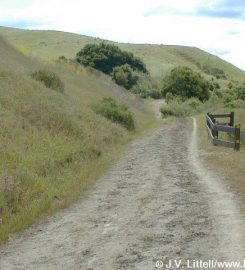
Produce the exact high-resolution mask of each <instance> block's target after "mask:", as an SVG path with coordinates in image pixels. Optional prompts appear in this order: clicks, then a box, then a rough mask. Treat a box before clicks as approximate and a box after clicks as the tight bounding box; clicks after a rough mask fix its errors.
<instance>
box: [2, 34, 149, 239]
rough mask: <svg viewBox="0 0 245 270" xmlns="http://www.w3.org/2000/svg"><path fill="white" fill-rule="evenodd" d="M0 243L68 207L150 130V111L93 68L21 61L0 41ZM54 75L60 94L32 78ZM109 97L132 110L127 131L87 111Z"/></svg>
mask: <svg viewBox="0 0 245 270" xmlns="http://www.w3.org/2000/svg"><path fill="white" fill-rule="evenodd" d="M0 62H1V66H0V116H1V129H0V149H1V156H0V219H1V224H0V243H2V242H3V241H5V240H6V239H7V237H8V235H9V234H10V233H11V232H16V231H19V230H21V229H23V228H25V227H26V226H28V225H29V224H31V223H33V222H34V221H35V220H36V218H38V217H39V216H40V215H42V214H44V213H52V212H53V211H55V210H57V209H60V208H63V207H66V206H68V205H69V204H70V203H72V202H74V201H75V200H76V199H77V198H78V197H79V196H80V194H81V193H82V191H83V190H85V189H86V188H87V187H88V186H89V185H90V184H91V183H92V182H93V181H94V180H95V179H97V178H98V177H99V176H100V175H101V174H102V173H103V172H105V170H106V168H107V167H108V166H109V164H111V162H113V160H115V158H116V157H117V155H118V154H119V153H120V151H121V149H123V147H124V146H125V145H126V144H127V143H128V142H129V140H131V139H132V138H134V136H136V135H137V134H138V133H139V132H140V131H142V130H144V129H146V128H147V127H150V126H151V125H152V124H154V120H153V115H152V114H151V113H150V109H149V108H148V107H147V106H146V105H145V104H144V103H143V102H142V101H141V100H139V99H137V98H136V97H135V96H134V95H131V94H129V93H128V92H127V91H125V90H124V89H122V88H120V87H118V86H117V85H115V84H114V83H113V82H112V80H111V79H110V78H109V77H108V76H105V75H103V74H101V73H99V72H96V71H94V70H89V69H84V68H81V67H78V66H77V65H75V64H74V63H71V62H67V63H63V62H53V61H50V62H47V63H46V64H44V63H41V62H38V61H37V60H33V59H30V58H28V57H26V56H25V55H24V54H23V53H20V52H18V51H16V50H15V49H13V48H12V47H10V46H9V45H8V44H7V43H6V42H5V41H4V40H2V39H1V38H0ZM36 70H49V71H50V72H54V73H55V74H57V76H58V77H59V78H60V79H61V81H62V83H64V87H65V91H64V92H63V93H61V92H58V91H52V90H50V89H49V88H46V87H45V85H44V84H43V83H42V82H38V81H36V80H35V79H33V78H32V77H31V74H32V72H34V71H36ZM104 96H113V97H114V98H115V99H116V100H117V101H118V102H120V103H125V104H126V105H127V106H128V107H129V108H130V110H131V111H132V112H133V114H134V117H135V121H136V131H135V132H129V131H128V130H127V129H125V128H124V127H122V126H121V125H119V124H116V123H112V122H111V121H109V120H107V119H106V118H104V117H102V116H100V115H98V114H96V113H95V112H93V110H92V109H91V108H90V105H91V104H92V103H95V102H97V101H98V100H100V99H101V98H103V97H104Z"/></svg>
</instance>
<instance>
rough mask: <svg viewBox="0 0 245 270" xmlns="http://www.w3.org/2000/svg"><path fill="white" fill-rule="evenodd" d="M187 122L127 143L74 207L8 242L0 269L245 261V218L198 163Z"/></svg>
mask: <svg viewBox="0 0 245 270" xmlns="http://www.w3.org/2000/svg"><path fill="white" fill-rule="evenodd" d="M186 124H187V123H186V121H185V120H180V121H176V122H174V123H172V124H168V125H162V126H161V127H160V128H157V129H155V130H154V131H152V132H151V133H148V134H146V135H145V136H144V137H142V138H140V139H137V140H135V141H134V142H133V143H131V145H130V146H129V147H128V150H127V151H126V152H125V154H124V157H123V158H122V159H121V160H120V161H119V162H118V163H117V164H115V165H114V166H113V167H112V168H111V169H110V171H109V172H108V173H107V174H106V175H104V176H103V177H102V178H101V179H99V180H98V181H97V182H96V184H95V185H94V186H93V187H92V188H91V189H90V190H89V191H88V192H87V193H86V194H85V195H84V196H83V197H82V199H81V200H80V201H79V202H78V203H77V204H75V205H73V206H72V207H70V208H69V209H66V210H64V211H61V212H59V213H58V214H56V215H55V216H53V217H52V218H49V219H48V220H46V221H43V222H41V223H39V224H38V225H35V226H33V227H31V228H29V229H28V230H26V231H25V232H23V233H21V234H20V235H18V236H14V237H12V239H10V241H9V242H8V243H7V244H6V245H5V246H3V247H2V248H1V250H0V269H4V270H9V269H25V270H28V269H35V270H39V269H52V270H55V269H57V270H58V269H59V270H63V269H64V270H67V269H71V270H72V269H85V270H89V269H90V270H92V269H94V270H95V269H96V270H97V269H98V270H99V269H103V270H110V269H140V270H144V269H147V270H149V269H156V262H157V261H158V260H161V262H157V266H158V267H159V268H160V267H162V269H166V266H165V264H167V263H168V262H169V260H171V261H172V264H174V260H181V266H182V267H184V269H186V268H187V266H188V263H189V261H188V260H191V263H194V261H193V260H211V259H216V260H218V261H226V260H229V261H231V260H236V261H238V260H242V259H245V255H244V254H245V247H244V245H245V233H244V229H245V219H244V216H243V215H242V214H241V213H240V208H239V205H238V203H237V202H236V200H235V198H234V195H233V194H232V193H231V192H230V191H229V190H228V188H227V187H226V186H225V185H224V183H223V181H222V179H220V178H219V177H218V176H217V175H215V174H213V173H212V172H210V171H207V170H205V169H204V168H203V167H202V165H201V164H200V161H199V159H198V151H197V145H196V122H195V119H193V131H192V133H191V134H190V131H189V130H188V128H187V127H186ZM95 169H96V168H95ZM176 262H179V261H176ZM174 269H177V267H174ZM212 269H216V268H212ZM217 269H218V268H217ZM220 269H221V268H220ZM229 269H233V268H229Z"/></svg>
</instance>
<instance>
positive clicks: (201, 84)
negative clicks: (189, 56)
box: [162, 67, 211, 101]
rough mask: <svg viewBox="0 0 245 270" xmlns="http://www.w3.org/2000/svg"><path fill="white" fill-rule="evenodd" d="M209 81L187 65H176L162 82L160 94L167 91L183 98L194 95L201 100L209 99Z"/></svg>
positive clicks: (165, 93) (164, 93) (164, 94)
mask: <svg viewBox="0 0 245 270" xmlns="http://www.w3.org/2000/svg"><path fill="white" fill-rule="evenodd" d="M210 86H211V85H210V83H209V81H207V80H206V79H204V78H203V77H202V76H201V75H200V74H199V73H198V72H195V71H193V70H192V69H190V68H189V67H176V68H174V69H173V70H172V71H171V73H170V74H169V75H168V76H166V78H165V79H164V83H163V89H162V94H163V96H164V97H166V95H167V93H172V94H173V95H176V96H181V97H182V98H183V99H187V98H191V97H196V98H198V99H199V100H201V101H205V100H208V99H209V96H210V92H209V90H210Z"/></svg>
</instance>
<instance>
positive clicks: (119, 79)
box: [112, 64, 138, 89]
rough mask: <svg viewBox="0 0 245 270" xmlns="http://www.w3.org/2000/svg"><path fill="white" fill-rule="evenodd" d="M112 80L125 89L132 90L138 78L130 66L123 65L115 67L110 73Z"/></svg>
mask: <svg viewBox="0 0 245 270" xmlns="http://www.w3.org/2000/svg"><path fill="white" fill-rule="evenodd" d="M112 79H113V80H114V81H115V82H116V83H117V84H118V85H121V86H123V87H125V88H126V89H130V88H132V87H133V86H134V85H135V84H136V83H137V79H138V77H137V76H136V75H135V74H134V71H133V69H132V68H131V67H130V65H128V64H125V65H122V66H118V67H115V68H114V69H113V71H112Z"/></svg>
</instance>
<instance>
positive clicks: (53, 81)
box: [31, 70, 64, 92]
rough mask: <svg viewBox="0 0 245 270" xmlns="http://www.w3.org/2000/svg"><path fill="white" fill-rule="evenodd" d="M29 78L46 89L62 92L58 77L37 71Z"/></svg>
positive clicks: (49, 72)
mask: <svg viewBox="0 0 245 270" xmlns="http://www.w3.org/2000/svg"><path fill="white" fill-rule="evenodd" d="M31 77H32V78H33V79H35V80H37V81H39V82H42V83H43V84H44V85H45V86H46V87H47V88H51V89H53V90H57V91H60V92H64V84H63V83H62V81H61V80H60V78H59V76H58V75H57V74H56V73H54V72H52V71H48V70H38V71H35V72H33V73H32V74H31Z"/></svg>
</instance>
